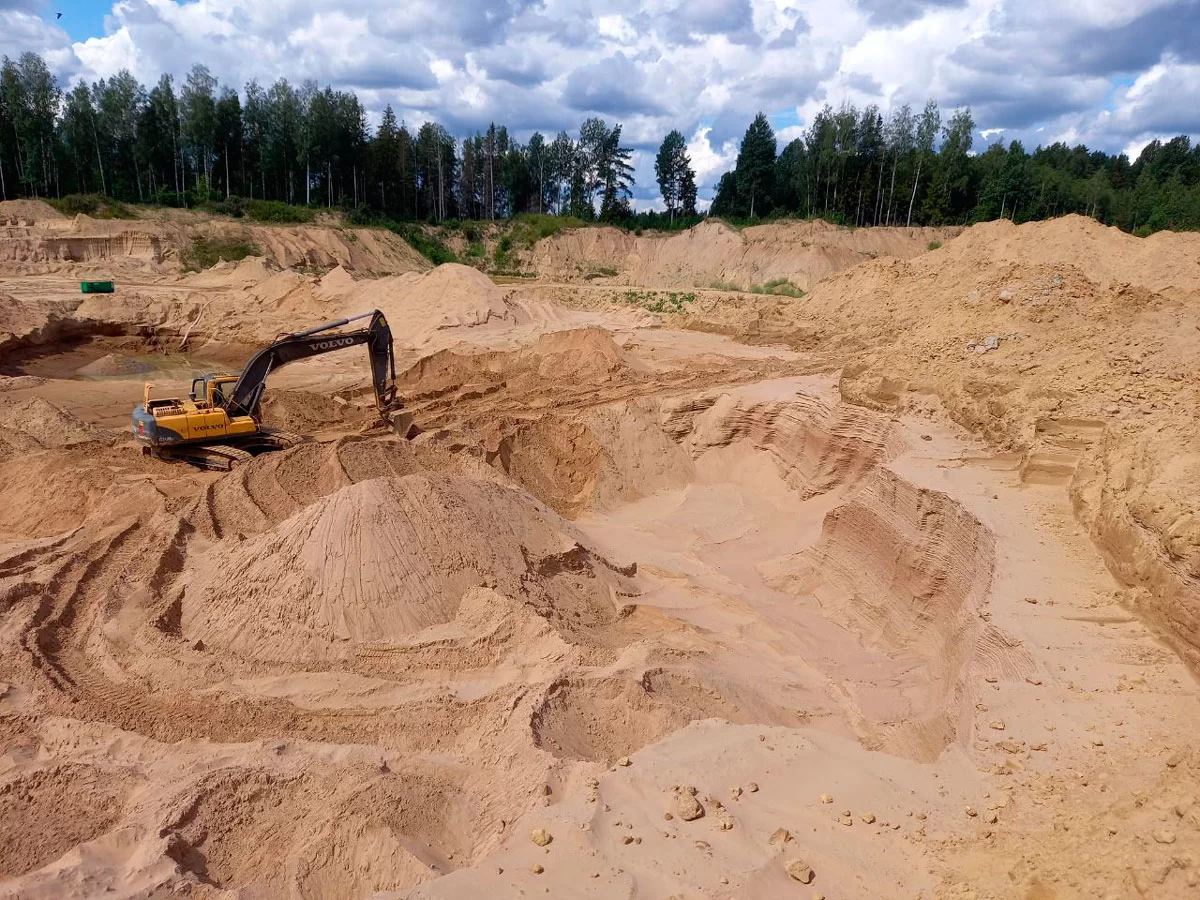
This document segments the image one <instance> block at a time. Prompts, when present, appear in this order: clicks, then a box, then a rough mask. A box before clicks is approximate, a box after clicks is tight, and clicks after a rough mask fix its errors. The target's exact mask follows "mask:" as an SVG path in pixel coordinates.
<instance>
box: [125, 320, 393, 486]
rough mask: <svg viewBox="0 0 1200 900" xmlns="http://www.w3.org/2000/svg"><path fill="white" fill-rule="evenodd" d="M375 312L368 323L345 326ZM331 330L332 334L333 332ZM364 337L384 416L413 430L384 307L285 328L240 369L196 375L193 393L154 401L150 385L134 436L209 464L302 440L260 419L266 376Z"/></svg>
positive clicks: (161, 450)
mask: <svg viewBox="0 0 1200 900" xmlns="http://www.w3.org/2000/svg"><path fill="white" fill-rule="evenodd" d="M365 318H370V320H371V321H370V323H369V324H368V326H367V327H366V328H362V329H359V330H357V331H338V330H337V329H339V328H341V327H342V326H344V325H348V324H349V323H351V322H354V321H357V320H360V319H365ZM330 332H332V333H330ZM358 344H365V345H366V346H367V350H368V352H369V356H370V362H371V381H372V385H373V387H374V389H375V403H376V406H377V407H378V408H379V414H380V417H381V418H382V419H383V420H384V421H386V422H388V423H389V424H391V425H392V427H393V428H395V429H396V430H398V431H399V430H400V428H401V427H403V428H404V429H407V428H408V427H409V426H410V425H411V417H407V418H404V417H401V420H400V421H398V415H397V413H396V409H397V407H398V404H397V403H396V360H395V353H394V350H393V347H392V332H391V329H390V328H389V327H388V324H387V320H386V319H385V318H384V317H383V313H381V312H380V311H379V310H374V311H373V312H369V313H364V314H363V315H361V316H353V317H351V318H347V319H339V320H338V321H336V322H326V323H325V324H323V325H318V326H317V327H316V328H310V329H308V330H307V331H299V332H293V333H290V334H284V335H281V336H280V337H279V338H278V339H276V340H275V341H274V342H272V343H271V344H269V345H267V346H266V347H264V348H262V349H261V350H259V351H258V352H257V353H255V354H254V356H252V357H250V359H249V361H248V362H247V363H246V365H245V367H244V368H243V369H242V371H241V374H239V375H212V374H210V375H202V376H200V377H199V378H194V379H192V387H191V390H190V391H189V392H188V396H187V399H184V400H178V399H170V400H151V399H150V387H151V385H149V384H147V385H146V391H145V396H144V398H143V402H142V405H141V406H139V407H137V408H136V409H134V411H133V436H134V437H135V438H136V439H137V440H138V441H139V442H140V443H141V444H142V445H143V446H142V449H143V452H145V453H148V454H151V455H154V456H170V457H172V458H175V459H184V460H186V461H188V462H191V463H193V464H195V465H199V466H202V467H204V468H209V469H224V470H228V469H230V468H232V467H233V465H234V464H235V463H237V462H239V461H241V460H243V459H247V458H249V457H250V456H252V455H254V454H255V453H261V452H263V451H266V450H281V449H284V448H286V447H289V446H291V445H292V444H293V443H295V441H296V440H297V438H296V436H295V435H288V434H285V433H284V432H280V431H277V430H274V429H270V428H265V427H263V426H262V425H261V424H260V422H259V405H260V403H261V401H262V396H263V392H264V391H265V390H266V386H267V376H268V375H269V374H270V373H271V372H273V371H274V370H275V369H277V368H279V367H280V366H284V365H287V364H288V363H290V362H295V361H297V360H301V359H307V358H308V357H310V356H319V355H321V354H323V353H329V352H332V351H335V350H340V349H342V348H344V347H353V346H356V345H358Z"/></svg>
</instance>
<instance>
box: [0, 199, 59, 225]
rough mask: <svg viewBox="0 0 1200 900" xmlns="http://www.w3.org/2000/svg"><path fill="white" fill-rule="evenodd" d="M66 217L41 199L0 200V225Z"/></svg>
mask: <svg viewBox="0 0 1200 900" xmlns="http://www.w3.org/2000/svg"><path fill="white" fill-rule="evenodd" d="M64 218H66V217H65V216H64V215H63V214H62V213H60V212H59V211H58V210H57V209H55V208H54V207H53V206H51V205H50V204H49V203H46V202H44V201H42V200H0V225H34V224H36V223H38V222H45V221H48V220H53V219H64Z"/></svg>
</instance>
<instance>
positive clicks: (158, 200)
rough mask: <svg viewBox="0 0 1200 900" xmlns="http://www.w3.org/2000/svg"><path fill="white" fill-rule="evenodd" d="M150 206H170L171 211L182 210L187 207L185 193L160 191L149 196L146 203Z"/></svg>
mask: <svg viewBox="0 0 1200 900" xmlns="http://www.w3.org/2000/svg"><path fill="white" fill-rule="evenodd" d="M147 202H148V203H149V204H150V205H151V206H170V207H172V208H173V209H183V208H184V207H186V206H187V205H188V195H187V191H168V190H161V191H159V192H158V193H156V194H151V195H150V199H149V200H148V201H147Z"/></svg>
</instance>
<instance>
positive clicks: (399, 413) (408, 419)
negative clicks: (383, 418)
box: [387, 409, 413, 438]
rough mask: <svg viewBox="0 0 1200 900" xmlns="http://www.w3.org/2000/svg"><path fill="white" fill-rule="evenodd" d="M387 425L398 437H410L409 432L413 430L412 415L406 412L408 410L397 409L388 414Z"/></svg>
mask: <svg viewBox="0 0 1200 900" xmlns="http://www.w3.org/2000/svg"><path fill="white" fill-rule="evenodd" d="M387 423H388V425H390V426H391V429H392V431H394V432H396V434H398V435H400V437H402V438H406V437H411V435H410V434H409V432H411V431H412V430H413V414H412V413H410V412H408V410H404V409H397V410H395V411H394V412H390V413H388V414H387Z"/></svg>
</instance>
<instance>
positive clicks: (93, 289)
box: [79, 281, 115, 294]
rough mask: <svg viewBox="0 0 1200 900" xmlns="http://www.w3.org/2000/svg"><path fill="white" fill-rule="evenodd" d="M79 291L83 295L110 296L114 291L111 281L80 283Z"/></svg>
mask: <svg viewBox="0 0 1200 900" xmlns="http://www.w3.org/2000/svg"><path fill="white" fill-rule="evenodd" d="M79 289H80V290H81V291H83V293H85V294H111V293H112V292H113V291H114V290H115V288H114V287H113V283H112V282H111V281H81V282H79Z"/></svg>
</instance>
